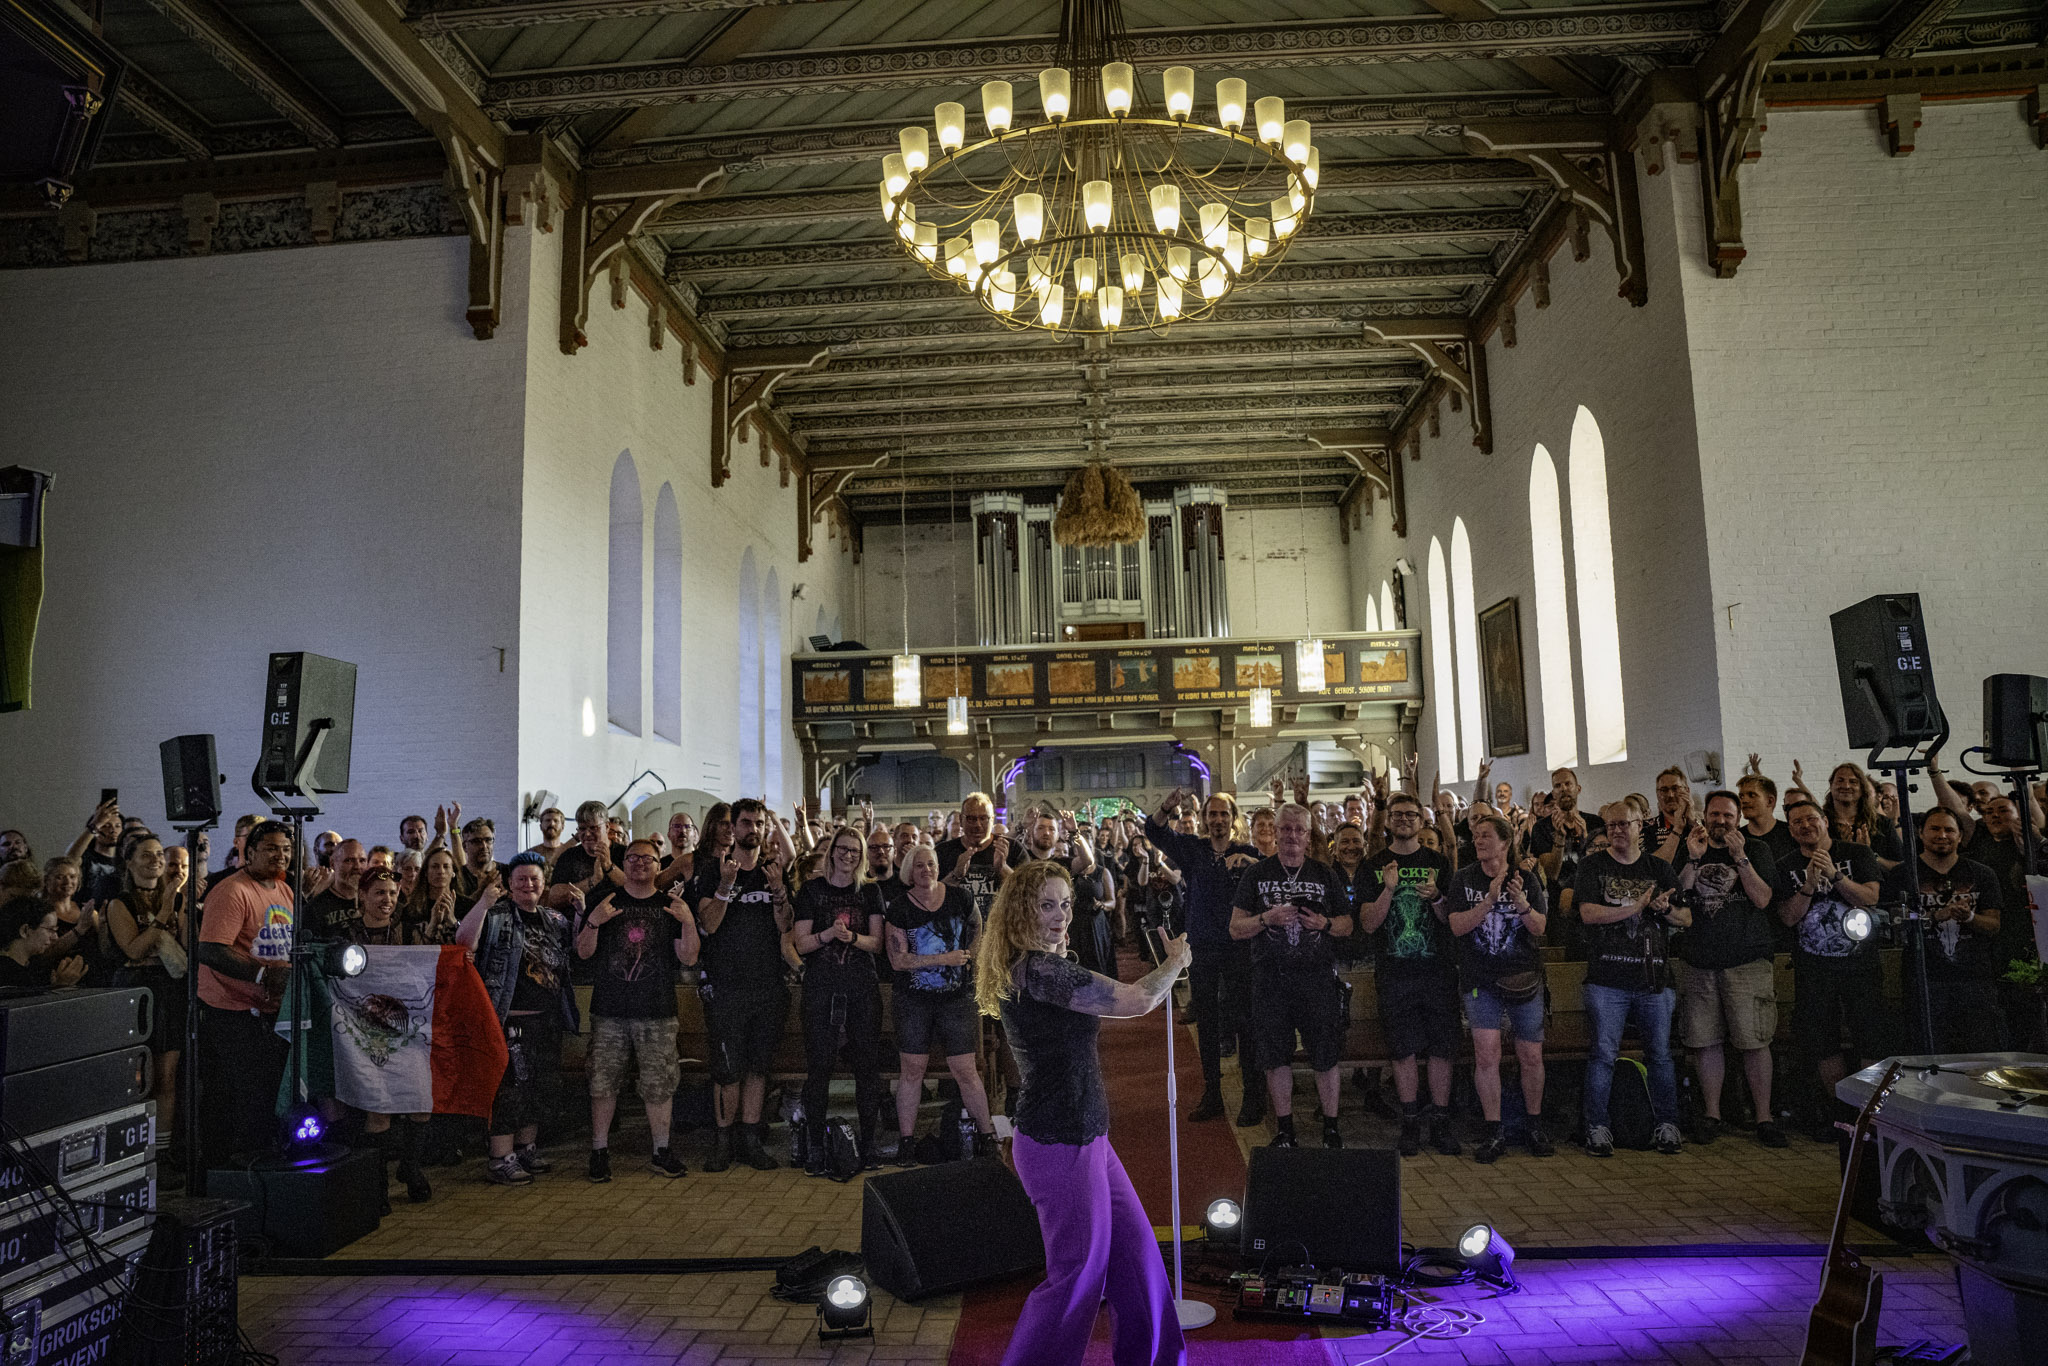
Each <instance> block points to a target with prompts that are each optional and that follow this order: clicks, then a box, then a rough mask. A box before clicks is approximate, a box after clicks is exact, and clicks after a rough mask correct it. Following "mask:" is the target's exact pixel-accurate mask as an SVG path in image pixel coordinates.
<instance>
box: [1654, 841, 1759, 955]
mask: <svg viewBox="0 0 2048 1366" xmlns="http://www.w3.org/2000/svg"><path fill="white" fill-rule="evenodd" d="M1742 856H1743V857H1744V858H1746V859H1748V860H1749V863H1750V871H1752V872H1754V873H1755V874H1756V875H1757V876H1758V877H1760V878H1762V879H1763V880H1764V886H1766V887H1770V886H1771V885H1772V883H1773V881H1774V880H1775V879H1776V878H1777V876H1778V865H1777V861H1776V860H1774V859H1773V858H1772V857H1771V851H1770V847H1769V846H1768V845H1766V844H1765V843H1764V842H1763V841H1762V840H1760V839H1752V838H1750V837H1749V836H1747V835H1744V836H1743V837H1742ZM1688 866H1692V867H1695V868H1697V869H1698V871H1697V872H1695V873H1694V874H1693V882H1692V891H1693V900H1692V925H1691V927H1690V928H1688V929H1683V930H1680V931H1679V932H1678V935H1677V937H1676V939H1675V940H1674V941H1673V944H1672V950H1673V952H1675V953H1677V955H1678V956H1679V957H1680V958H1681V959H1683V960H1684V961H1685V962H1686V963H1688V964H1690V965H1691V966H1693V967H1696V968H1736V967H1741V966H1742V965H1743V964H1744V963H1754V962H1757V961H1758V960H1760V959H1764V958H1769V957H1770V956H1771V954H1772V952H1773V951H1774V950H1775V948H1776V946H1777V932H1776V930H1774V929H1773V928H1772V927H1773V925H1774V924H1775V923H1778V918H1777V916H1776V915H1775V914H1773V913H1772V911H1771V904H1770V903H1766V904H1765V905H1762V906H1759V905H1757V904H1756V903H1755V902H1754V901H1751V900H1750V899H1749V893H1748V892H1747V891H1745V890H1744V889H1743V886H1742V870H1741V869H1740V868H1739V867H1737V866H1736V863H1735V855H1733V854H1732V853H1730V852H1729V851H1728V850H1726V849H1723V848H1722V847H1721V846H1720V845H1718V844H1709V845H1708V846H1707V852H1706V853H1704V854H1702V855H1700V856H1699V858H1698V859H1697V860H1695V859H1694V858H1693V856H1692V850H1691V848H1690V847H1689V846H1687V845H1685V844H1682V843H1681V844H1680V845H1679V846H1678V863H1677V866H1676V869H1675V871H1676V872H1678V873H1679V874H1681V875H1683V874H1684V872H1685V870H1686V868H1687V867H1688Z"/></svg>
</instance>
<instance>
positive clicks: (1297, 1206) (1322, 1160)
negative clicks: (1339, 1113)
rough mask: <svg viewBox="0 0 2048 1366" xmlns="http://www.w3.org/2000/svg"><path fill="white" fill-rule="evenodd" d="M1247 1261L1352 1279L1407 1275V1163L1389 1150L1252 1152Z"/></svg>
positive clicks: (1248, 1181) (1247, 1187) (1247, 1176)
mask: <svg viewBox="0 0 2048 1366" xmlns="http://www.w3.org/2000/svg"><path fill="white" fill-rule="evenodd" d="M1242 1228H1243V1233H1244V1251H1245V1255H1246V1256H1247V1257H1248V1258H1250V1257H1256V1258H1259V1259H1261V1260H1263V1261H1266V1262H1269V1263H1270V1264H1271V1265H1273V1266H1276V1267H1280V1266H1293V1265H1310V1266H1315V1267H1318V1268H1321V1269H1324V1270H1329V1269H1339V1270H1343V1271H1348V1272H1351V1273H1352V1274H1354V1275H1381V1276H1396V1275H1399V1274H1400V1272H1401V1158H1400V1155H1399V1154H1398V1153H1396V1152H1395V1151H1394V1150H1393V1149H1391V1148H1254V1149H1252V1161H1251V1169H1250V1171H1248V1172H1247V1173H1246V1174H1245V1186H1244V1223H1243V1225H1242Z"/></svg>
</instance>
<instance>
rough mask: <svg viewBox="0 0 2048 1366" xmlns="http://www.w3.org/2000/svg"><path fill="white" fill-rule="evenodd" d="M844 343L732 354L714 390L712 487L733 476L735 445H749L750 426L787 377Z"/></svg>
mask: <svg viewBox="0 0 2048 1366" xmlns="http://www.w3.org/2000/svg"><path fill="white" fill-rule="evenodd" d="M846 349H847V348H846V347H844V346H836V347H835V346H802V347H788V348H783V347H776V348H773V349H772V351H768V352H767V353H765V354H764V353H755V354H752V355H749V354H748V353H747V352H744V351H742V352H736V353H729V360H728V369H727V373H726V374H725V376H724V377H723V378H722V379H721V380H720V381H719V383H718V385H717V387H716V388H714V389H713V390H712V392H711V487H713V488H720V487H723V486H724V484H725V481H726V480H727V479H728V478H730V477H731V475H732V447H733V446H734V445H745V444H746V440H747V426H748V424H749V422H750V420H752V419H753V418H754V417H756V415H757V414H760V413H762V412H764V411H765V407H764V405H765V404H766V403H767V401H768V397H769V395H770V394H771V393H773V392H774V390H775V386H776V385H777V384H779V383H781V382H782V380H783V379H785V378H787V377H788V376H790V375H794V374H797V373H799V372H800V371H804V370H809V369H811V368H812V367H814V366H816V365H818V364H820V363H821V362H823V361H825V360H826V359H828V358H829V357H830V356H832V355H833V354H835V353H836V352H839V351H844V350H846ZM761 465H762V468H764V469H765V468H767V465H768V455H767V442H766V440H765V439H764V441H763V443H762V454H761Z"/></svg>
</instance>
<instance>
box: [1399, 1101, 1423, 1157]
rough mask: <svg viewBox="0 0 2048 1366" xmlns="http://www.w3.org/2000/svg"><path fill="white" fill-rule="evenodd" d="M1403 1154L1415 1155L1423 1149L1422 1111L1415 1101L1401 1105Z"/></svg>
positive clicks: (1401, 1143) (1401, 1145)
mask: <svg viewBox="0 0 2048 1366" xmlns="http://www.w3.org/2000/svg"><path fill="white" fill-rule="evenodd" d="M1400 1147H1401V1156H1403V1157H1414V1156H1416V1155H1417V1154H1419V1153H1420V1152H1421V1151H1422V1113H1421V1111H1420V1109H1419V1108H1418V1107H1417V1106H1416V1104H1415V1102H1413V1101H1406V1102H1403V1103H1402V1106H1401V1137H1400Z"/></svg>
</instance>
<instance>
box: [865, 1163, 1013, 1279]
mask: <svg viewBox="0 0 2048 1366" xmlns="http://www.w3.org/2000/svg"><path fill="white" fill-rule="evenodd" d="M860 1255H861V1258H862V1260H864V1261H866V1262H867V1264H868V1274H869V1275H870V1276H872V1277H873V1278H874V1281H875V1284H876V1285H879V1286H881V1287H882V1288H883V1289H884V1290H886V1291H888V1292H889V1293H890V1294H892V1295H894V1296H895V1297H896V1298H897V1299H899V1300H918V1299H923V1298H924V1297H925V1296H927V1295H944V1294H947V1293H949V1292H951V1291H954V1290H961V1289H964V1288H966V1287H967V1286H970V1285H979V1284H980V1283H981V1282H983V1281H998V1280H1003V1279H1005V1278H1007V1277H1010V1276H1017V1275H1021V1274H1023V1273H1024V1272H1027V1271H1043V1270H1044V1269H1045V1240H1044V1238H1043V1237H1042V1236H1041V1235H1040V1233H1039V1231H1038V1211H1037V1210H1035V1209H1033V1208H1032V1207H1031V1197H1030V1196H1028V1195H1026V1194H1025V1193H1024V1185H1023V1183H1022V1182H1020V1181H1019V1180H1018V1179H1017V1175H1016V1173H1015V1172H1012V1171H1011V1170H1010V1169H1009V1168H1008V1167H1006V1166H1004V1165H1003V1164H1002V1163H1001V1162H999V1161H997V1160H996V1159H995V1158H992V1157H979V1158H973V1159H971V1160H968V1161H964V1162H942V1163H940V1164H939V1165H937V1166H933V1167H914V1168H912V1169H910V1170H909V1171H902V1172H891V1173H889V1174H888V1175H886V1176H871V1177H869V1178H868V1181H867V1187H866V1190H865V1191H864V1192H863V1194H862V1196H861V1209H860Z"/></svg>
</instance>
